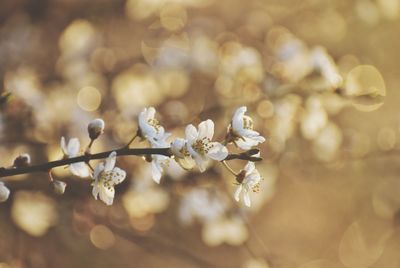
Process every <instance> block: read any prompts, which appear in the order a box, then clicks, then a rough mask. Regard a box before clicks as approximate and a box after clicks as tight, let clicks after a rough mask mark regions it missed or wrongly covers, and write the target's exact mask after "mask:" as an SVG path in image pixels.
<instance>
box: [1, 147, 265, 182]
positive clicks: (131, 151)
mask: <svg viewBox="0 0 400 268" xmlns="http://www.w3.org/2000/svg"><path fill="white" fill-rule="evenodd" d="M113 151H114V152H116V153H117V156H124V155H136V156H142V155H152V154H158V155H165V156H168V157H171V156H172V152H171V150H170V148H126V147H124V148H121V149H117V150H111V151H106V152H101V153H97V154H89V153H86V154H84V155H81V156H77V157H71V158H66V159H61V160H56V161H50V162H46V163H42V164H38V165H32V166H28V167H18V168H0V178H3V177H9V176H15V175H20V174H27V173H34V172H48V171H49V170H51V169H52V168H55V167H61V166H66V165H70V164H73V163H79V162H85V163H89V161H91V160H95V159H104V158H107V157H108V156H109V155H110V153H111V152H113ZM233 159H241V160H248V161H260V160H261V158H259V157H252V156H249V155H246V152H244V153H241V154H230V155H228V156H227V157H226V158H225V160H233Z"/></svg>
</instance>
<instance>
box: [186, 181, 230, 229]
mask: <svg viewBox="0 0 400 268" xmlns="http://www.w3.org/2000/svg"><path fill="white" fill-rule="evenodd" d="M180 204H181V205H180V207H179V218H180V219H181V220H182V222H183V223H185V224H191V223H193V221H194V220H198V221H200V222H201V223H206V222H210V221H214V220H217V219H218V218H221V217H223V216H224V213H225V211H226V210H227V208H228V202H227V200H226V198H224V196H223V195H221V193H219V192H217V191H210V190H207V189H204V188H199V189H193V190H192V191H190V192H188V193H186V194H185V195H184V197H183V198H182V199H181V203H180Z"/></svg>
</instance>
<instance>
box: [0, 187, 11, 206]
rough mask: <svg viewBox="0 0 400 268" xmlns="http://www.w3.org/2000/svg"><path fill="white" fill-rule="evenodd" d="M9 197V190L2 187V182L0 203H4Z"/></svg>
mask: <svg viewBox="0 0 400 268" xmlns="http://www.w3.org/2000/svg"><path fill="white" fill-rule="evenodd" d="M9 196H10V190H9V189H8V188H7V187H6V186H5V185H4V183H3V182H0V202H5V201H6V200H7V199H8V197H9Z"/></svg>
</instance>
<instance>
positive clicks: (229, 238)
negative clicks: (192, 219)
mask: <svg viewBox="0 0 400 268" xmlns="http://www.w3.org/2000/svg"><path fill="white" fill-rule="evenodd" d="M248 237H249V233H248V230H247V228H246V226H245V224H244V222H243V221H242V220H241V219H240V218H238V217H232V218H220V219H218V220H215V221H210V222H207V223H206V224H205V225H204V227H203V231H202V238H203V241H204V242H205V243H206V244H207V245H209V246H218V245H220V244H222V243H227V244H229V245H232V246H238V245H241V244H243V243H244V242H245V241H246V240H247V239H248Z"/></svg>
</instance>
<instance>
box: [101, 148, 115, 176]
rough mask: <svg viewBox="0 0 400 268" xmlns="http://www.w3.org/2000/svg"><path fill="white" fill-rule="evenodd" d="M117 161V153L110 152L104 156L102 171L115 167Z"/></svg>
mask: <svg viewBox="0 0 400 268" xmlns="http://www.w3.org/2000/svg"><path fill="white" fill-rule="evenodd" d="M116 161H117V153H116V152H115V151H114V152H111V153H110V155H109V156H108V157H107V158H106V163H105V165H104V171H105V172H109V171H111V170H112V169H113V168H114V167H115V162H116Z"/></svg>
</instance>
